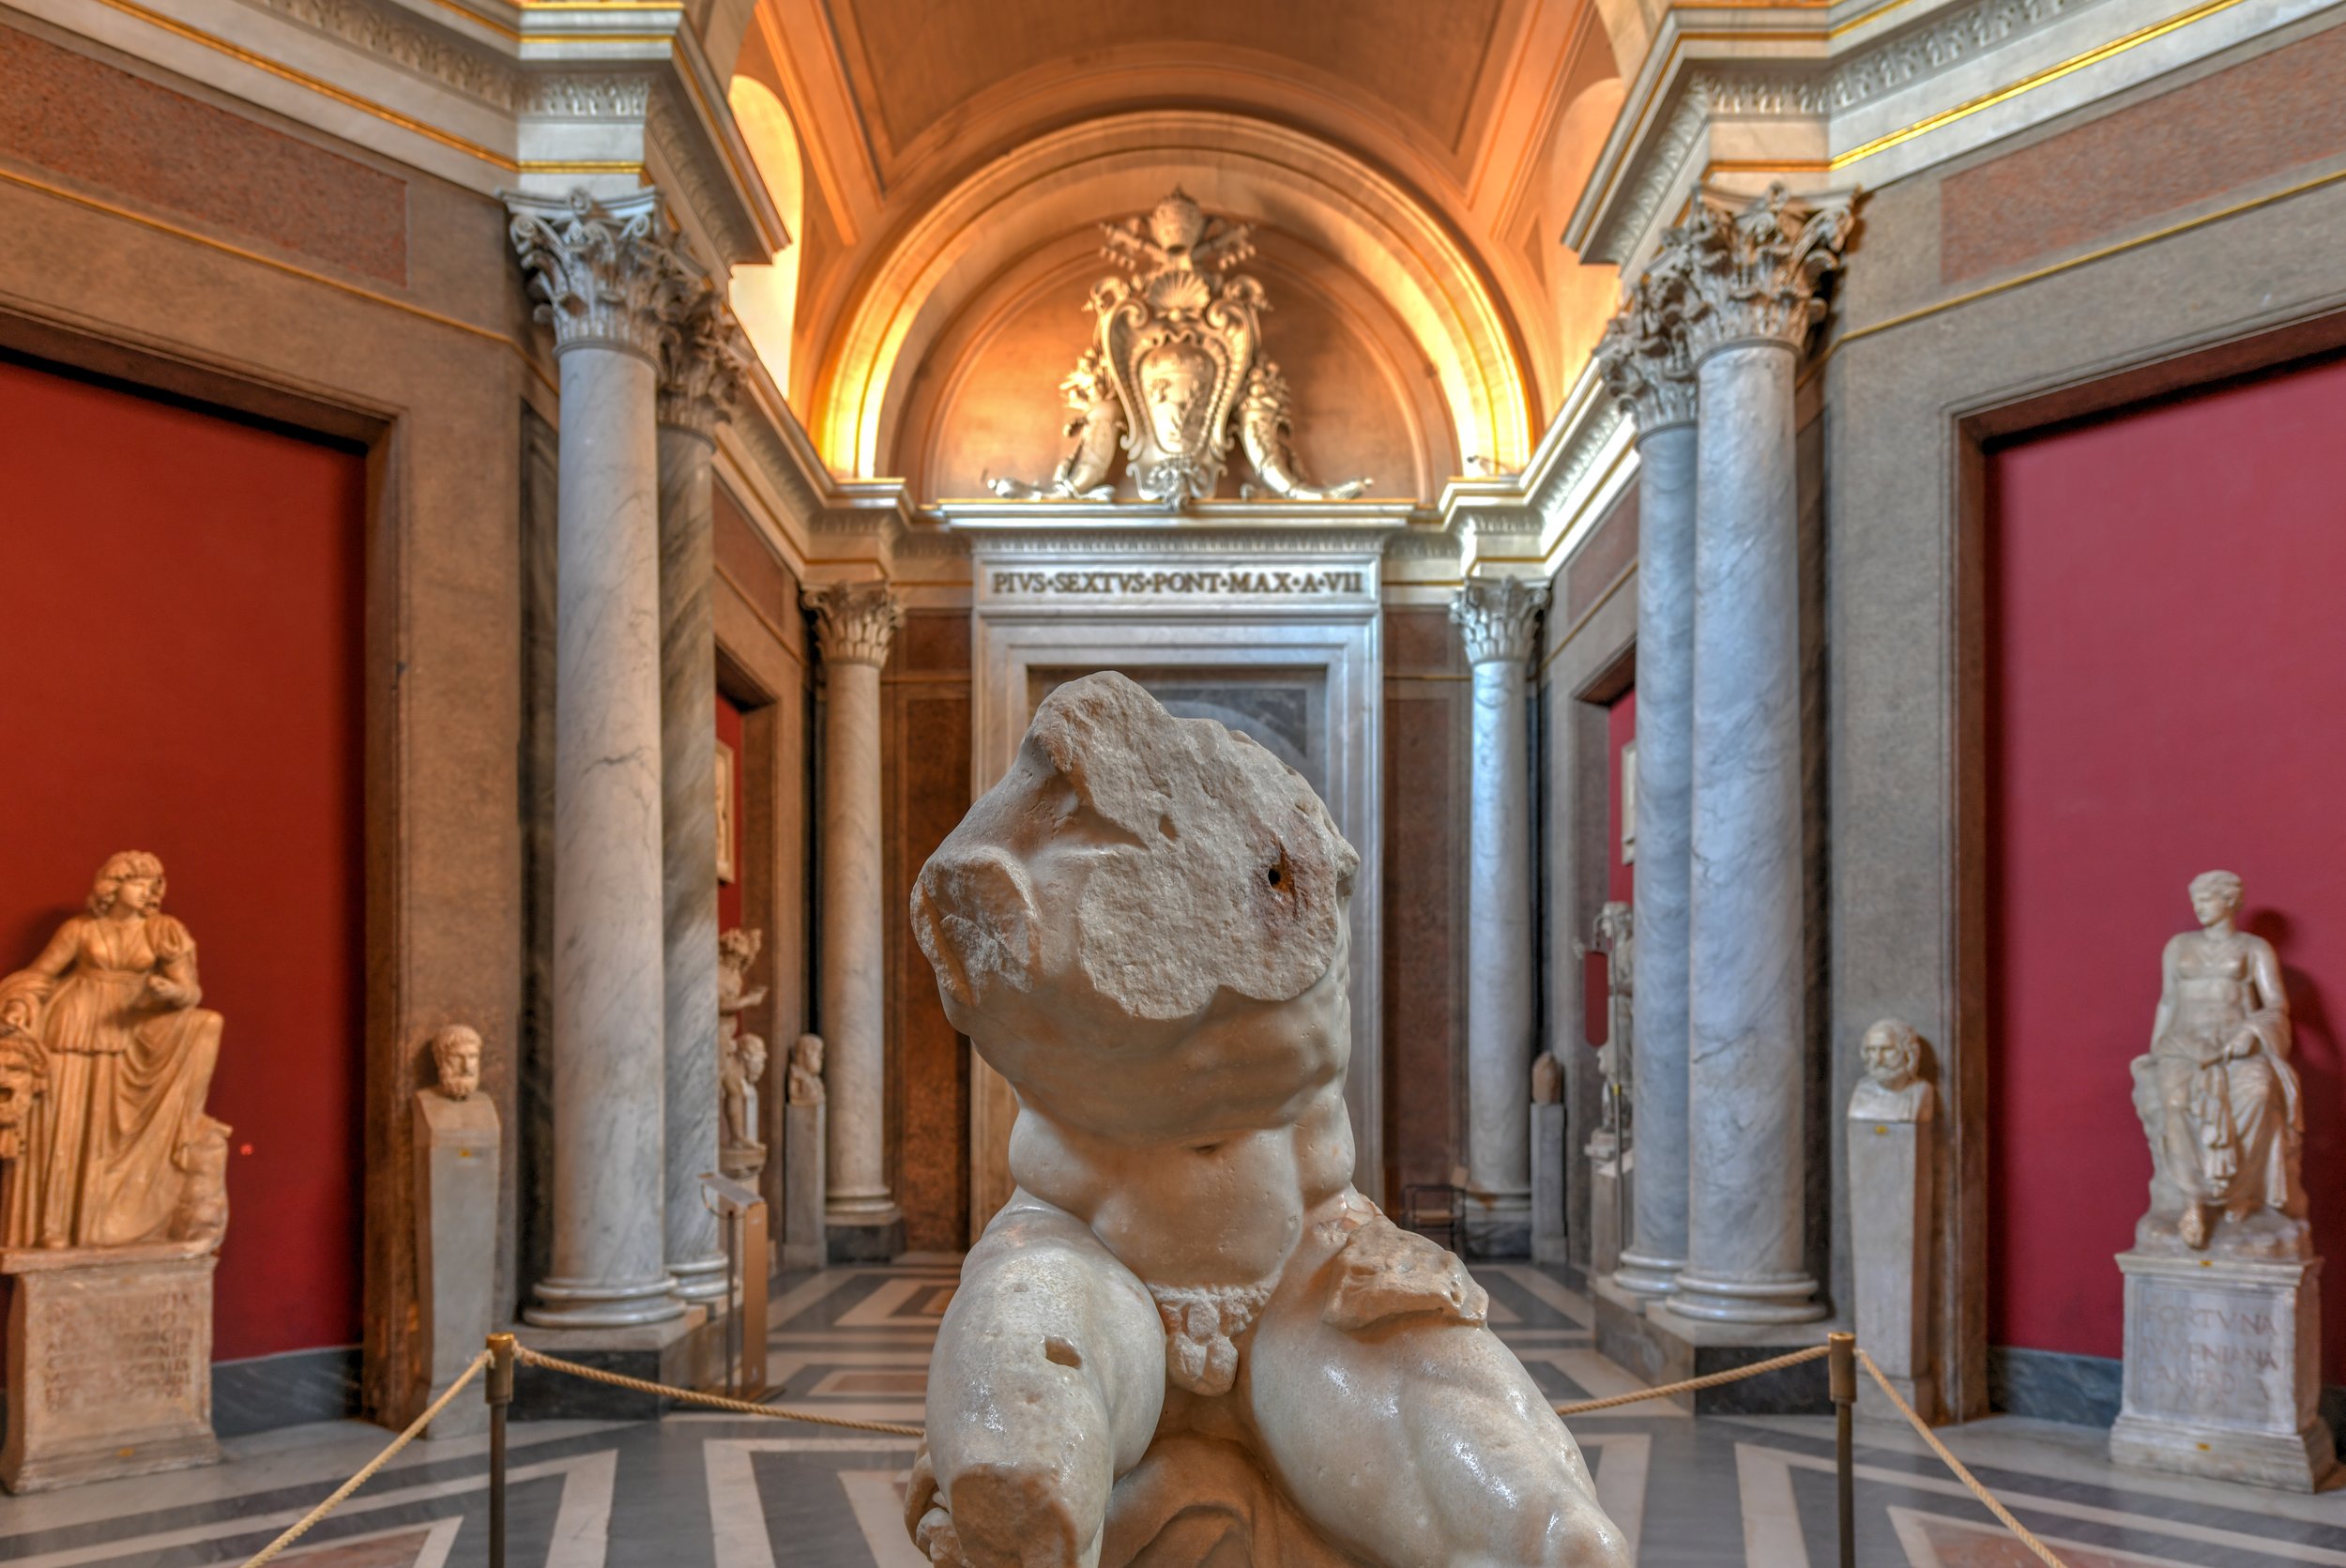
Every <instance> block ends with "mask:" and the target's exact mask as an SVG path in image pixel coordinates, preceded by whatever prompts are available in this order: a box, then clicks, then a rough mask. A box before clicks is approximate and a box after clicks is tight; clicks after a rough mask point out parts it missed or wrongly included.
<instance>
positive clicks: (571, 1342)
mask: <svg viewBox="0 0 2346 1568" xmlns="http://www.w3.org/2000/svg"><path fill="white" fill-rule="evenodd" d="M514 1337H515V1338H517V1339H518V1340H520V1341H521V1343H522V1344H523V1345H525V1346H526V1347H529V1348H530V1349H532V1350H536V1351H539V1352H541V1353H542V1354H544V1355H549V1356H558V1357H560V1358H561V1359H562V1360H564V1361H569V1362H578V1363H579V1364H580V1365H582V1366H591V1367H594V1368H596V1369H597V1370H599V1371H602V1372H616V1373H618V1374H619V1375H620V1376H621V1377H626V1378H642V1379H643V1380H644V1381H645V1382H647V1383H664V1384H666V1385H667V1386H668V1387H670V1388H678V1389H718V1390H722V1389H723V1388H724V1378H725V1326H724V1320H723V1319H722V1318H719V1317H715V1316H714V1315H712V1314H711V1313H709V1312H708V1310H707V1309H706V1308H703V1307H697V1306H696V1307H692V1308H689V1309H688V1308H685V1307H682V1306H678V1308H677V1313H676V1316H675V1317H670V1318H669V1319H667V1320H666V1321H665V1322H661V1323H646V1324H637V1325H635V1326H633V1327H630V1328H619V1329H548V1328H524V1329H521V1330H519V1331H517V1332H516V1333H515V1335H514ZM672 1408H680V1407H678V1405H677V1404H676V1402H675V1401H674V1400H671V1399H668V1398H667V1397H665V1396H664V1395H661V1394H653V1393H639V1392H637V1391H636V1390H634V1389H622V1388H614V1387H612V1386H611V1385H610V1384H608V1383H595V1382H589V1381H587V1379H586V1378H573V1377H571V1376H570V1375H569V1374H568V1373H564V1372H549V1371H547V1370H545V1369H544V1368H542V1367H535V1368H533V1367H526V1366H525V1367H523V1368H521V1370H520V1373H519V1375H518V1376H517V1377H515V1378H514V1379H513V1415H514V1418H515V1419H516V1420H520V1421H656V1420H658V1419H659V1418H660V1417H661V1416H662V1415H663V1414H665V1413H666V1412H667V1411H668V1410H670V1409H672Z"/></svg>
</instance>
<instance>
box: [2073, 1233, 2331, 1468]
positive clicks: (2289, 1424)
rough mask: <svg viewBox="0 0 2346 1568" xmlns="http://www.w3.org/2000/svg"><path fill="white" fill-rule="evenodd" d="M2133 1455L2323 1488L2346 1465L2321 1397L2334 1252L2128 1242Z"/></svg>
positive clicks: (2114, 1435) (2129, 1440) (2134, 1460)
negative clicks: (2170, 1247)
mask: <svg viewBox="0 0 2346 1568" xmlns="http://www.w3.org/2000/svg"><path fill="white" fill-rule="evenodd" d="M2118 1270H2119V1271H2120V1272H2121V1273H2123V1274H2124V1275H2125V1281H2126V1347H2125V1350H2126V1360H2125V1403H2124V1405H2123V1406H2122V1407H2121V1408H2120V1411H2119V1415H2118V1423H2117V1424H2116V1425H2115V1426H2113V1427H2111V1428H2110V1458H2111V1459H2112V1460H2113V1461H2114V1462H2116V1463H2118V1464H2121V1465H2140V1466H2142V1467H2144V1468H2146V1469H2160V1470H2172V1471H2176V1472H2178V1473H2180V1474H2184V1475H2203V1476H2212V1477H2214V1478H2216V1479H2217V1480H2219V1481H2246V1482H2248V1483H2250V1484H2254V1485H2259V1486H2272V1487H2277V1488H2280V1489H2283V1490H2287V1491H2293V1492H2311V1491H2314V1490H2316V1489H2318V1488H2319V1487H2320V1486H2321V1484H2322V1482H2323V1478H2324V1477H2326V1476H2327V1475H2328V1474H2329V1473H2330V1471H2331V1469H2333V1468H2335V1466H2336V1465H2337V1463H2338V1458H2337V1449H2336V1445H2335V1443H2334V1442H2333V1440H2332V1439H2331V1436H2330V1429H2329V1427H2328V1425H2327V1424H2326V1423H2324V1422H2323V1420H2322V1418H2321V1416H2320V1415H2318V1414H2317V1413H2316V1412H2315V1405H2316V1402H2317V1401H2318V1400H2319V1398H2320V1397H2321V1393H2322V1377H2321V1371H2322V1368H2321V1321H2322V1285H2321V1281H2322V1260H2321V1259H2320V1258H2300V1259H2295V1260H2292V1261H2287V1262H2267V1261H2262V1260H2257V1259H2251V1258H2244V1257H2237V1256H2225V1255H2223V1254H2222V1253H2221V1252H2214V1251H2212V1252H2211V1254H2209V1255H2201V1256H2175V1255H2173V1254H2171V1253H2166V1252H2143V1251H2140V1250H2139V1249H2138V1250H2135V1251H2129V1252H2123V1253H2120V1254H2119V1255H2118Z"/></svg>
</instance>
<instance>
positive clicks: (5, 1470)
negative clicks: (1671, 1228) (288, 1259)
mask: <svg viewBox="0 0 2346 1568" xmlns="http://www.w3.org/2000/svg"><path fill="white" fill-rule="evenodd" d="M219 1261H220V1256H219V1252H218V1243H216V1242H214V1241H157V1242H150V1243H146V1244H145V1245H140V1246H129V1247H58V1248H36V1247H21V1248H13V1249H8V1250H5V1251H0V1274H7V1275H8V1276H9V1277H10V1278H11V1279H12V1281H13V1282H14V1285H15V1290H14V1292H13V1293H12V1296H11V1299H10V1301H9V1303H8V1443H7V1446H6V1448H4V1449H0V1484H6V1485H7V1487H8V1490H9V1491H11V1492H42V1491H49V1490H51V1489H53V1488H55V1487H59V1486H77V1485H80V1484H84V1483H85V1482H92V1481H113V1480H118V1479H120V1478H121V1477H124V1476H131V1475H151V1474H153V1473H155V1472H156V1471H158V1470H176V1469H188V1468H190V1467H191V1466H195V1465H210V1464H217V1463H218V1462H219V1460H220V1444H219V1442H218V1440H217V1439H214V1438H213V1436H212V1270H213V1268H214V1267H215V1266H216V1265H217V1264H218V1263H219Z"/></svg>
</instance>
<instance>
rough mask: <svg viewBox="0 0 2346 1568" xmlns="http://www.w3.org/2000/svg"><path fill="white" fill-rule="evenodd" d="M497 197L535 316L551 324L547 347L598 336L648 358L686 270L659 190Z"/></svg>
mask: <svg viewBox="0 0 2346 1568" xmlns="http://www.w3.org/2000/svg"><path fill="white" fill-rule="evenodd" d="M505 205H506V206H507V208H508V209H509V210H510V211H511V213H512V214H513V221H512V223H511V224H510V227H509V230H508V233H509V234H510V236H511V237H512V241H513V251H514V254H515V255H516V256H518V257H519V258H520V260H521V264H522V270H523V271H524V272H526V273H527V274H529V292H530V293H531V294H533V295H535V296H537V297H538V299H539V301H540V303H539V306H538V319H539V320H540V321H542V322H544V323H546V324H547V325H548V326H550V327H553V328H554V351H555V352H556V354H559V353H561V352H562V351H563V350H564V349H566V348H570V347H572V346H574V345H576V344H579V343H600V344H602V345H604V346H606V347H612V348H624V349H632V350H633V351H634V352H635V353H637V354H641V355H643V356H644V357H645V358H650V359H656V358H657V357H658V354H659V349H660V340H661V338H662V336H663V333H664V332H665V331H666V330H667V329H668V321H669V317H670V316H671V314H672V313H673V312H674V310H675V302H676V299H677V297H678V296H679V295H680V294H682V293H685V292H687V291H688V290H689V288H690V287H691V285H692V283H693V280H694V276H695V273H694V269H693V268H692V267H691V266H688V265H687V264H686V263H685V262H684V261H683V260H682V259H681V258H680V257H679V256H678V253H677V248H676V230H675V228H674V226H673V225H671V224H670V223H669V221H668V220H667V217H666V215H665V214H663V212H662V211H661V210H660V192H658V191H657V190H639V191H635V192H633V193H632V194H629V195H626V196H621V197H617V198H614V199H612V200H609V201H602V202H599V201H597V200H595V198H593V197H592V196H589V195H588V194H587V192H585V191H584V190H575V191H572V192H571V195H570V196H569V198H568V199H567V200H557V199H555V198H551V197H544V196H525V195H518V194H508V195H507V196H506V198H505Z"/></svg>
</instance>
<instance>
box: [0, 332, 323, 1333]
mask: <svg viewBox="0 0 2346 1568" xmlns="http://www.w3.org/2000/svg"><path fill="white" fill-rule="evenodd" d="M365 525H366V464H365V459H364V458H363V456H361V455H359V454H358V453H357V452H354V451H348V450H343V449H336V448H332V447H328V446H325V445H320V444H317V443H313V442H311V441H307V440H303V439H299V438H297V437H295V436H292V435H288V434H281V433H280V432H278V431H276V430H273V429H263V428H260V427H257V426H255V425H251V424H247V423H242V422H238V421H236V420H234V419H227V418H223V417H220V416H217V415H214V414H210V413H206V412H202V411H198V410H196V409H192V408H190V407H185V406H180V405H177V404H174V403H163V402H158V401H153V400H150V399H146V398H143V397H139V396H136V395H133V394H131V393H129V392H125V391H121V390H116V389H114V388H111V387H107V386H101V385H96V384H92V383H89V382H84V381H81V380H76V379H70V378H68V377H66V376H63V375H57V374H52V373H48V372H46V371H44V370H41V369H38V368H36V367H33V366H31V365H27V364H25V363H23V362H16V361H10V360H8V359H6V358H0V737H4V738H5V743H4V744H0V969H15V968H18V967H22V966H23V965H24V964H26V963H28V962H30V960H31V959H32V957H33V955H34V954H35V953H36V952H38V951H39V948H40V945H41V943H42V942H43V941H45V940H46V939H47V938H48V936H50V934H51V933H52V932H53V930H54V929H55V928H56V925H57V923H58V922H59V921H63V920H65V919H66V918H67V917H69V916H70V915H72V914H74V913H76V912H77V911H78V910H79V908H80V906H81V904H82V900H83V899H84V896H85V895H86V894H87V892H88V890H89V885H90V880H91V877H92V875H93V874H94V873H95V872H96V871H97V870H98V867H99V863H100V862H101V861H103V860H105V859H106V857H107V856H108V855H109V854H111V853H113V852H114V851H115V850H119V849H146V850H151V851H153V852H154V853H156V854H158V855H160V857H161V858H162V860H163V864H164V866H165V868H166V871H167V873H168V875H169V892H168V897H167V900H166V903H165V907H166V908H167V909H168V910H169V911H170V912H172V913H174V914H175V915H177V916H179V917H180V918H181V919H182V920H184V921H186V922H187V924H188V927H189V929H190V932H191V933H192V934H193V935H194V937H195V940H196V944H197V951H198V960H199V964H200V967H201V973H202V982H203V986H204V993H205V995H204V1005H205V1006H206V1007H208V1008H212V1009H215V1010H217V1011H218V1012H221V1013H222V1014H223V1015H224V1016H225V1018H226V1021H227V1022H226V1028H225V1032H224V1034H223V1037H222V1040H221V1056H220V1067H219V1072H218V1074H217V1076H216V1077H215V1079H214V1083H213V1088H212V1094H211V1100H210V1104H209V1108H210V1110H211V1113H212V1114H213V1115H214V1116H217V1117H219V1118H220V1119H221V1120H223V1121H225V1122H227V1123H228V1124H229V1125H230V1127H231V1128H232V1129H234V1131H233V1132H232V1133H231V1134H230V1139H229V1148H230V1149H231V1157H230V1161H229V1168H228V1194H229V1205H230V1213H229V1223H228V1239H227V1241H226V1244H225V1246H224V1248H223V1250H222V1252H221V1265H220V1272H219V1275H218V1286H217V1295H216V1297H215V1318H216V1324H217V1327H216V1331H215V1339H214V1354H215V1355H216V1356H217V1357H218V1358H219V1359H221V1360H222V1361H229V1360H236V1359H238V1358H242V1357H247V1356H256V1355H264V1354H267V1353H270V1352H274V1351H280V1350H288V1349H297V1348H303V1347H319V1346H343V1345H351V1344H355V1343H357V1341H358V1337H359V1325H358V1317H359V1301H358V1286H359V1229H360V1213H361V1200H360V1183H361V1175H362V1170H363V1160H362V1152H361V1141H360V1112H361V1100H362V1084H363V1061H362V1056H363V1051H362V1034H361V1026H362V1014H363V991H362V985H363V975H362V970H361V963H362V957H363V954H362V947H361V941H362V931H361V925H362V909H361V904H360V864H359V840H360V817H359V807H360V799H359V795H360V755H359V742H360V733H359V725H360V702H361V688H360V676H359V655H360V634H361V614H360V578H361V571H362V554H361V553H362V549H363V545H364V535H365Z"/></svg>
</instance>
